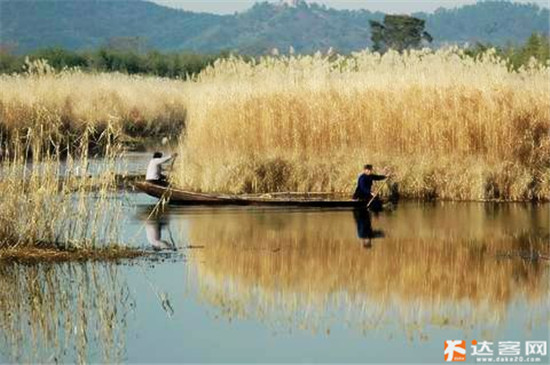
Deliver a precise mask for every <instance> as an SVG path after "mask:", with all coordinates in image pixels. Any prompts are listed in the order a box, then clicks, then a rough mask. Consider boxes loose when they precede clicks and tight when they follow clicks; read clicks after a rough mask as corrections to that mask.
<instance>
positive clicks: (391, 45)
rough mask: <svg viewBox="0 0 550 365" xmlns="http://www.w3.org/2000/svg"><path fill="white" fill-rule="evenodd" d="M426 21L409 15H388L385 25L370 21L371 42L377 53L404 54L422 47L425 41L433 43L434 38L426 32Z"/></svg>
mask: <svg viewBox="0 0 550 365" xmlns="http://www.w3.org/2000/svg"><path fill="white" fill-rule="evenodd" d="M425 23H426V21H425V20H422V19H418V18H414V17H412V16H408V15H386V16H385V17H384V23H383V24H381V23H379V22H377V21H374V20H371V21H369V24H370V27H371V40H372V43H373V49H374V50H375V51H380V52H384V51H386V50H388V49H394V50H397V51H399V52H402V51H404V50H406V49H411V48H418V47H420V45H421V43H422V41H423V40H426V41H428V42H431V41H432V40H433V39H432V36H431V35H430V34H429V33H428V32H426V31H425V30H424V27H425Z"/></svg>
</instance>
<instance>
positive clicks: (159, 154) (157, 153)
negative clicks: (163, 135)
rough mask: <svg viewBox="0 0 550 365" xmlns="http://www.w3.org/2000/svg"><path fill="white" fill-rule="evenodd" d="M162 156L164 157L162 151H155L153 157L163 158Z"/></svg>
mask: <svg viewBox="0 0 550 365" xmlns="http://www.w3.org/2000/svg"><path fill="white" fill-rule="evenodd" d="M161 157H162V152H155V153H153V158H161Z"/></svg>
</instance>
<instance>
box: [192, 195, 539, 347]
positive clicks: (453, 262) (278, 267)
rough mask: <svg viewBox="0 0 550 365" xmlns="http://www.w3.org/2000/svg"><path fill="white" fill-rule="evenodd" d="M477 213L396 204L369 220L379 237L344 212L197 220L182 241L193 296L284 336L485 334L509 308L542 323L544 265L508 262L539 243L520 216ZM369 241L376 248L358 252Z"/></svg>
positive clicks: (362, 219) (363, 218) (358, 215)
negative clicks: (340, 329)
mask: <svg viewBox="0 0 550 365" xmlns="http://www.w3.org/2000/svg"><path fill="white" fill-rule="evenodd" d="M464 209H465V210H466V211H464ZM481 209H483V208H482V207H481ZM473 213H475V214H473ZM479 214H483V210H482V211H481V213H480V212H479V211H478V210H471V207H470V206H468V205H464V206H462V207H461V208H459V209H458V210H457V209H439V208H438V209H437V211H436V212H433V211H425V209H422V210H415V209H412V210H411V209H409V210H407V209H403V210H401V211H400V212H399V211H398V212H396V213H395V214H392V215H384V214H382V215H380V216H379V217H378V218H377V219H376V220H377V222H378V223H377V224H380V226H381V228H384V229H379V230H374V229H373V227H372V217H371V216H370V215H369V214H368V213H367V214H364V213H363V212H360V211H359V212H358V211H354V212H353V219H352V217H351V216H350V214H349V211H333V212H330V211H329V212H327V211H305V212H304V211H299V212H298V211H295V212H292V211H290V212H288V211H287V212H281V211H268V210H266V211H262V210H256V211H238V212H236V211H234V212H228V213H220V214H211V215H208V214H204V215H201V216H197V217H195V218H194V219H193V221H192V222H191V223H190V228H189V239H190V242H192V244H197V245H199V244H200V245H204V247H205V248H204V249H203V250H200V251H196V252H193V253H192V254H193V256H194V258H195V260H192V261H191V267H192V270H194V273H195V276H196V280H197V281H198V284H199V287H200V295H201V297H202V298H203V299H204V300H206V301H207V302H209V303H210V304H211V305H214V306H215V307H217V308H218V309H219V313H220V315H222V316H224V317H226V318H229V319H232V318H235V317H236V318H257V319H261V320H265V321H266V322H268V323H269V324H271V325H277V324H281V323H282V322H285V323H286V325H287V326H289V328H291V329H292V328H294V329H296V328H310V329H314V330H316V329H323V330H326V331H330V327H331V326H332V325H337V324H339V323H347V324H348V325H350V326H353V327H359V328H361V329H363V330H367V329H372V328H378V329H380V328H382V329H384V328H385V329H387V328H390V327H394V328H395V326H396V325H397V326H398V327H399V328H401V329H402V330H404V331H407V332H408V331H413V332H414V330H418V331H420V332H421V331H425V330H426V329H427V328H428V327H427V325H435V326H440V327H446V326H452V327H455V328H460V329H462V330H465V331H467V330H469V329H471V328H472V327H473V326H479V325H481V326H485V330H487V331H488V333H492V334H495V333H496V332H497V328H502V327H503V326H506V324H507V323H508V322H509V321H510V320H511V317H510V316H511V315H510V310H511V308H513V307H514V306H516V307H517V306H518V305H519V306H525V312H524V313H523V314H525V315H526V317H525V318H522V319H521V321H523V323H522V325H524V328H529V327H530V326H533V323H534V322H537V323H539V324H540V323H545V322H544V319H542V322H541V318H546V319H547V318H548V310H547V308H546V307H547V306H546V304H545V303H546V299H547V295H548V276H547V274H548V271H549V270H548V265H547V264H546V263H545V262H544V260H540V259H535V260H531V259H530V260H524V259H522V258H521V255H515V253H519V252H522V250H529V251H530V252H539V253H543V254H541V255H539V256H538V257H539V258H542V257H544V254H546V255H547V252H548V243H547V241H546V239H545V237H544V236H542V235H540V234H539V233H537V230H526V229H525V226H524V225H522V224H521V223H522V221H523V218H522V219H519V220H518V221H517V222H515V224H508V219H509V218H510V217H508V216H506V215H504V216H502V215H500V216H499V217H498V220H496V221H495V217H494V216H493V217H480V216H479ZM537 214H546V213H537ZM539 219H540V217H538V218H537V221H538V222H539V223H542V222H543V221H542V220H539ZM477 220H481V222H487V221H491V220H493V221H492V222H490V223H488V224H487V225H485V226H481V225H479V224H478V223H477V222H476V221H477ZM472 224H473V226H472ZM542 224H543V226H544V225H546V227H547V223H542ZM357 236H359V238H360V239H361V240H362V245H357ZM375 238H376V239H377V242H378V244H377V245H376V249H374V250H370V251H369V254H365V253H366V252H365V250H364V249H363V246H367V247H368V246H369V245H371V241H372V240H373V239H375ZM364 240H366V241H367V242H366V243H365V241H364ZM422 336H424V337H425V336H427V334H426V333H422V334H421V336H420V337H422Z"/></svg>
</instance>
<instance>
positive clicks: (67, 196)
mask: <svg viewBox="0 0 550 365" xmlns="http://www.w3.org/2000/svg"><path fill="white" fill-rule="evenodd" d="M44 133H47V132H46V131H44V130H42V129H40V130H32V129H29V130H28V131H27V134H26V135H24V136H19V135H17V134H16V135H15V136H14V137H13V138H12V139H11V140H10V141H9V142H7V143H6V144H5V146H6V147H5V149H4V150H5V151H7V152H6V156H5V158H4V159H2V160H1V161H0V192H1V195H0V259H2V260H36V259H37V258H38V257H40V256H43V258H44V259H48V260H67V259H70V258H73V259H78V260H82V259H85V258H92V259H101V258H105V259H107V258H108V259H116V258H124V257H134V256H136V255H137V251H134V252H132V250H131V249H130V248H128V247H123V246H121V245H120V243H121V228H122V223H123V221H124V220H123V216H122V201H121V200H120V199H118V198H117V197H118V196H117V195H116V194H115V190H116V178H115V177H116V171H117V168H120V167H117V166H118V165H117V160H118V158H119V157H120V153H121V149H120V145H118V144H111V142H110V141H111V140H113V139H116V138H114V132H113V130H112V128H107V129H106V130H105V131H104V132H103V133H102V134H101V135H100V136H99V138H100V139H102V140H103V141H101V142H100V143H101V144H102V145H103V146H104V150H103V152H102V154H103V163H102V164H97V165H96V166H95V168H94V169H92V168H91V167H90V166H91V165H90V155H89V148H88V146H89V145H90V139H91V138H92V135H93V133H92V131H90V130H89V129H86V130H85V131H84V132H83V134H82V135H81V136H80V139H79V141H78V143H74V144H72V145H66V146H64V145H57V144H55V143H54V142H53V141H51V140H50V141H49V143H47V144H45V143H44V142H45V141H47V140H48V139H47V137H45V136H44ZM62 149H63V152H61V150H62ZM56 251H57V252H56Z"/></svg>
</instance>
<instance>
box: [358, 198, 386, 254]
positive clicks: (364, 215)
mask: <svg viewBox="0 0 550 365" xmlns="http://www.w3.org/2000/svg"><path fill="white" fill-rule="evenodd" d="M353 218H354V219H355V224H356V225H357V237H359V240H360V242H361V244H362V245H363V247H364V248H367V249H369V248H372V240H373V239H375V238H381V237H384V232H383V231H381V230H373V229H372V220H371V213H370V212H369V210H368V209H365V208H362V209H361V208H357V209H354V210H353Z"/></svg>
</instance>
